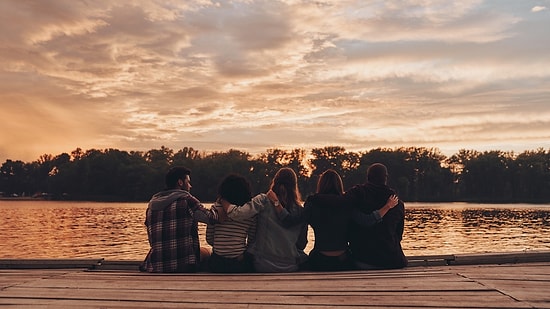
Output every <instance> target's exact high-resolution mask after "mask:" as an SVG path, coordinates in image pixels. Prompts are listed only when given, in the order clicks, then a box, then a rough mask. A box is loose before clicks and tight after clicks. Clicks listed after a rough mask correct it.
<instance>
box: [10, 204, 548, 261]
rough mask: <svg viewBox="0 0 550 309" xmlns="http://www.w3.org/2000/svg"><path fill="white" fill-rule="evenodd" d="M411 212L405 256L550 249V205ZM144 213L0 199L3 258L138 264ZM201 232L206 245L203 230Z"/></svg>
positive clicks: (424, 207) (143, 249)
mask: <svg viewBox="0 0 550 309" xmlns="http://www.w3.org/2000/svg"><path fill="white" fill-rule="evenodd" d="M406 207H407V215H406V216H407V217H406V221H405V235H404V239H403V242H402V244H403V248H404V250H405V254H406V255H429V254H458V253H481V252H510V251H527V250H549V249H550V233H549V232H548V227H549V226H550V205H528V204H512V205H494V204H465V203H406ZM146 208H147V204H146V203H139V204H138V203H92V202H53V201H5V200H0V211H1V212H2V219H1V222H2V224H0V258H4V259H7V258H105V259H110V260H115V259H119V260H141V259H143V257H144V256H145V254H146V253H147V251H148V242H147V232H146V230H145V226H144V224H143V222H144V220H145V210H146ZM200 229H201V231H200V233H201V240H203V241H204V229H205V226H204V225H203V224H200ZM309 240H310V242H309V244H308V248H306V252H309V250H310V249H311V248H312V247H313V241H314V239H313V235H312V231H311V229H310V235H309ZM203 245H206V244H205V243H204V244H203Z"/></svg>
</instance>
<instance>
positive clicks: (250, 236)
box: [246, 220, 256, 246]
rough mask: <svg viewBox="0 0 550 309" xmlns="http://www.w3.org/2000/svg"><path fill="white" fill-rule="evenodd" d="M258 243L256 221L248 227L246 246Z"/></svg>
mask: <svg viewBox="0 0 550 309" xmlns="http://www.w3.org/2000/svg"><path fill="white" fill-rule="evenodd" d="M255 241H256V220H252V223H251V224H250V226H249V227H248V231H247V239H246V244H247V246H250V244H253V243H254V242H255Z"/></svg>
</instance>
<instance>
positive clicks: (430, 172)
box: [0, 146, 550, 203]
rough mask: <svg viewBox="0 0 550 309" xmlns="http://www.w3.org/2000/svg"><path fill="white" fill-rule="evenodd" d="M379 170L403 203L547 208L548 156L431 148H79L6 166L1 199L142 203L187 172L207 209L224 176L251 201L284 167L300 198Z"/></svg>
mask: <svg viewBox="0 0 550 309" xmlns="http://www.w3.org/2000/svg"><path fill="white" fill-rule="evenodd" d="M375 162H381V163H384V164H385V165H386V166H387V167H388V169H389V173H390V177H389V182H390V183H389V185H390V186H392V187H393V188H395V189H397V191H398V193H399V195H400V197H401V198H402V199H403V200H405V201H472V202H474V201H475V202H502V203H507V202H510V203H512V202H515V203H517V202H528V203H548V202H550V151H547V150H544V149H542V148H540V149H538V150H534V151H525V152H523V153H520V154H514V153H512V152H502V151H486V152H478V151H475V150H460V151H459V152H458V153H457V154H454V155H452V156H451V157H446V156H444V155H443V154H441V152H440V151H439V150H438V149H434V148H417V147H409V148H396V149H384V148H378V149H373V150H369V151H365V152H350V151H346V150H345V149H344V148H343V147H338V146H329V147H324V148H315V149H312V150H311V151H310V152H307V151H306V150H304V149H293V150H283V149H268V150H267V151H266V152H265V153H261V154H259V155H256V156H252V155H250V154H249V153H246V152H242V151H239V150H234V149H230V150H228V151H226V152H213V153H206V152H201V151H198V150H195V149H193V148H190V147H185V148H182V149H180V150H178V151H174V150H172V149H169V148H166V147H164V146H163V147H161V148H160V149H152V150H149V151H147V152H140V151H130V152H127V151H121V150H117V149H104V150H98V149H90V150H86V151H83V150H82V149H80V148H77V149H76V150H74V151H73V152H71V153H70V154H68V153H62V154H59V155H56V156H53V155H42V156H40V158H39V159H38V160H36V161H34V162H30V163H25V162H22V161H19V160H17V161H13V160H6V162H4V163H3V164H2V167H1V169H0V192H2V195H4V196H34V197H47V198H54V199H70V200H95V201H147V200H148V199H149V198H150V197H151V195H152V194H154V193H155V192H157V191H159V190H161V189H163V187H164V174H165V173H166V171H167V169H168V168H169V167H170V166H173V165H184V166H186V167H188V168H190V169H191V170H192V174H191V183H192V185H193V188H192V193H193V194H194V195H195V196H197V197H198V198H199V199H201V200H202V201H213V200H214V199H215V197H216V188H217V185H218V183H219V182H220V181H221V179H222V178H223V177H224V176H226V175H227V174H229V173H239V174H242V175H245V176H247V177H248V179H249V180H250V182H251V183H252V185H253V190H254V192H255V193H259V192H265V191H266V189H267V188H268V187H269V184H270V181H271V178H272V177H273V175H274V174H275V172H276V171H277V170H278V169H279V168H280V167H284V166H288V167H291V168H293V169H294V170H295V171H296V173H297V174H298V177H299V186H300V190H301V192H302V194H303V195H304V197H305V196H307V195H308V194H311V193H313V192H315V186H316V182H317V179H318V176H319V175H320V174H321V173H322V172H323V171H325V170H326V169H328V168H333V169H335V170H337V171H338V172H339V173H340V174H341V175H342V178H343V180H344V184H345V186H346V188H349V187H351V186H352V185H354V184H357V183H362V182H364V181H365V175H366V169H367V167H368V166H369V165H370V164H372V163H375Z"/></svg>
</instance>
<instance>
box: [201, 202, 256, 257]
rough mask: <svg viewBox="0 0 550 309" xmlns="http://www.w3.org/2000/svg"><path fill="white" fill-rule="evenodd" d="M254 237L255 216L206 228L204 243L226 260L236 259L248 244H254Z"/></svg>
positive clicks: (210, 225)
mask: <svg viewBox="0 0 550 309" xmlns="http://www.w3.org/2000/svg"><path fill="white" fill-rule="evenodd" d="M222 211H223V210H222ZM255 236H256V217H255V216H254V217H251V218H247V219H242V220H232V219H228V220H227V221H224V222H223V223H217V224H208V225H207V227H206V242H207V243H208V244H209V245H211V246H212V251H213V252H214V253H216V254H217V255H220V256H223V257H226V258H236V257H238V256H240V255H241V254H243V253H244V252H245V251H246V249H247V246H248V244H251V243H253V242H254V239H255Z"/></svg>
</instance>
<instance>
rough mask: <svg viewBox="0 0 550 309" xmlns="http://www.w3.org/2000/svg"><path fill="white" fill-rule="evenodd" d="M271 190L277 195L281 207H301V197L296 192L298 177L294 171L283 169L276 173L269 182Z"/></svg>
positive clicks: (297, 191) (298, 192)
mask: <svg viewBox="0 0 550 309" xmlns="http://www.w3.org/2000/svg"><path fill="white" fill-rule="evenodd" d="M271 190H273V192H275V194H277V196H278V197H279V200H280V201H281V203H282V204H283V206H285V207H286V206H287V205H289V204H292V203H294V204H296V205H301V203H302V196H301V195H300V191H299V190H298V177H297V176H296V173H295V172H294V170H292V169H291V168H288V167H283V168H281V169H279V170H278V171H277V173H276V174H275V176H274V177H273V180H272V182H271Z"/></svg>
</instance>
